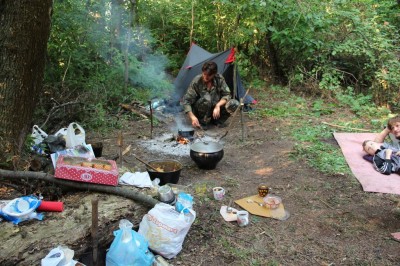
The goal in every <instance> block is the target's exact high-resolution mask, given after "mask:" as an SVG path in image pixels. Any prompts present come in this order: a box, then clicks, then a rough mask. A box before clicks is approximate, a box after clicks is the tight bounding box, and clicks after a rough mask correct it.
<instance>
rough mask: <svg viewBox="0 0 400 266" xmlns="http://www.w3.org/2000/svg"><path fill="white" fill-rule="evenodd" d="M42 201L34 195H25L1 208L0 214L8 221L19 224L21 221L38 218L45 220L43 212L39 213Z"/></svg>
mask: <svg viewBox="0 0 400 266" xmlns="http://www.w3.org/2000/svg"><path fill="white" fill-rule="evenodd" d="M40 203H41V201H40V200H38V199H37V198H36V197H34V196H23V197H20V198H16V199H13V200H12V201H10V202H9V203H8V204H7V205H5V206H4V207H3V208H0V216H2V217H4V219H6V220H7V221H10V222H13V223H14V224H19V223H20V222H23V221H26V220H31V219H37V220H40V221H41V220H43V214H42V213H37V212H36V209H37V208H38V207H39V205H40Z"/></svg>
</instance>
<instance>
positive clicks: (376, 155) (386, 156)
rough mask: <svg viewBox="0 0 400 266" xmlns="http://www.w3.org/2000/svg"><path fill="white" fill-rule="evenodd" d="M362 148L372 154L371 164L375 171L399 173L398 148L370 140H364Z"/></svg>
mask: <svg viewBox="0 0 400 266" xmlns="http://www.w3.org/2000/svg"><path fill="white" fill-rule="evenodd" d="M362 146H363V149H364V151H365V152H366V153H368V154H369V155H372V156H373V158H372V164H373V165H374V168H375V170H376V171H378V172H380V173H382V174H385V175H390V174H391V173H398V174H400V150H399V149H396V148H394V147H393V146H391V145H390V144H388V143H386V142H385V143H382V144H380V143H377V142H375V141H372V140H366V141H364V142H363V144H362Z"/></svg>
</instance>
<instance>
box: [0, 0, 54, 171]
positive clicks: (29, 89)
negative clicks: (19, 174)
mask: <svg viewBox="0 0 400 266" xmlns="http://www.w3.org/2000/svg"><path fill="white" fill-rule="evenodd" d="M51 12H52V1H51V0H18V1H9V0H0V60H1V63H0V140H1V141H0V150H1V151H2V153H1V154H0V161H1V162H3V163H4V162H5V161H6V160H7V161H8V160H9V159H11V158H12V159H13V161H14V162H16V161H17V159H18V156H19V154H20V153H21V150H22V148H23V145H24V143H25V138H26V134H27V133H28V132H29V128H30V126H31V123H32V118H33V111H34V110H35V107H36V102H37V101H38V99H39V97H40V92H41V89H42V81H43V75H44V67H45V55H46V49H47V41H48V38H49V34H50V22H51ZM3 166H4V165H3ZM15 167H16V166H15V165H14V168H15Z"/></svg>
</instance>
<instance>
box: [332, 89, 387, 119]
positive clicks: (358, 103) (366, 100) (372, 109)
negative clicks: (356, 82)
mask: <svg viewBox="0 0 400 266" xmlns="http://www.w3.org/2000/svg"><path fill="white" fill-rule="evenodd" d="M336 98H337V99H338V100H339V102H340V105H341V106H346V107H349V108H350V109H351V110H352V111H353V112H354V113H355V114H357V115H359V116H360V117H374V116H387V115H389V114H390V110H389V109H387V108H385V107H381V108H377V107H376V105H374V104H371V99H372V96H371V95H363V94H358V95H356V94H355V93H354V90H353V89H352V88H351V87H348V88H347V90H345V91H337V93H336Z"/></svg>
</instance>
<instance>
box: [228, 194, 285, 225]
mask: <svg viewBox="0 0 400 266" xmlns="http://www.w3.org/2000/svg"><path fill="white" fill-rule="evenodd" d="M235 203H236V204H237V205H239V206H240V207H242V208H243V209H245V210H246V211H248V212H249V213H251V214H254V215H258V216H262V217H269V218H274V219H278V220H283V219H285V217H287V215H288V214H287V212H286V211H285V207H284V206H283V203H281V204H279V206H278V208H276V209H268V208H266V207H264V206H260V205H259V204H258V203H263V198H262V197H260V196H258V195H253V196H250V197H246V198H243V199H239V200H236V201H235Z"/></svg>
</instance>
